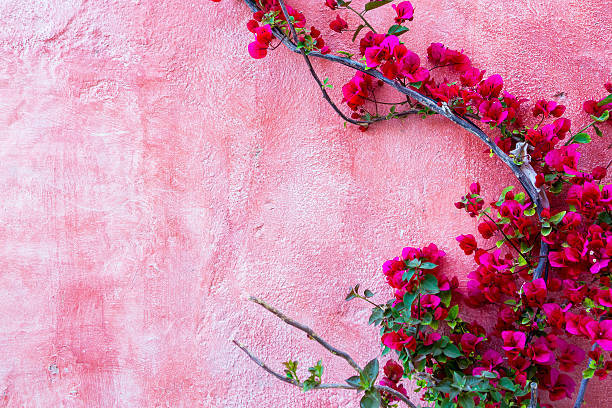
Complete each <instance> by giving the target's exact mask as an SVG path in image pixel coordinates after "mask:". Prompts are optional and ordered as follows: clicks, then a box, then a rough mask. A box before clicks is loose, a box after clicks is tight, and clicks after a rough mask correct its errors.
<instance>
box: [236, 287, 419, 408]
mask: <svg viewBox="0 0 612 408" xmlns="http://www.w3.org/2000/svg"><path fill="white" fill-rule="evenodd" d="M254 299H257V298H254V297H251V298H250V300H252V301H254V302H255V303H257V304H259V305H261V306H263V307H265V308H266V309H267V310H269V311H270V312H272V313H273V314H274V315H276V316H277V317H278V318H280V319H281V320H282V321H284V322H285V323H287V324H290V325H291V326H294V327H297V328H298V329H300V330H302V331H305V330H303V329H302V328H306V329H308V327H307V326H304V325H302V324H301V323H298V322H296V321H294V320H292V319H289V318H287V316H285V315H284V314H283V313H282V312H280V311H279V310H277V309H274V308H273V307H272V306H269V305H268V304H267V303H265V302H263V301H261V300H259V299H257V301H256V300H254ZM308 330H310V329H308ZM310 332H312V330H310ZM307 333H308V332H307ZM309 336H310V337H313V336H312V335H310V334H309ZM315 336H316V335H315ZM317 337H318V336H317ZM313 338H315V337H313ZM315 340H317V339H316V338H315ZM319 340H321V339H320V338H319ZM319 340H317V341H318V342H319V343H321V341H319ZM232 342H233V343H234V344H235V345H236V346H237V347H238V348H240V349H241V350H242V351H243V352H244V353H245V354H246V355H247V356H248V357H249V358H250V359H251V360H252V361H253V362H255V364H257V365H258V366H259V367H261V368H263V369H264V370H265V371H266V372H268V373H269V374H272V375H273V376H274V377H276V378H277V379H279V380H281V381H283V382H286V383H287V384H291V385H295V386H296V387H301V384H300V383H299V382H297V381H295V380H292V379H290V378H287V377H286V376H283V375H282V374H280V373H278V372H276V371H274V370H273V369H271V368H270V367H268V365H266V363H264V362H263V361H261V360H260V359H259V358H257V357H256V356H255V355H254V354H253V353H251V352H250V351H249V349H248V348H246V346H244V345H242V344H240V343H239V342H238V341H236V340H232ZM325 344H327V343H325ZM328 346H329V345H328ZM324 347H325V346H324ZM329 347H331V346H329ZM325 348H326V349H327V350H328V351H329V352H331V353H332V354H334V355H338V354H337V353H336V352H337V349H335V348H333V347H331V349H330V348H328V347H325ZM332 350H335V351H336V352H334V351H332ZM344 354H346V353H344ZM346 355H347V356H348V354H346ZM348 357H349V358H350V359H351V360H352V358H351V357H350V356H348ZM351 366H352V365H351ZM358 367H359V366H357V368H358ZM353 368H355V367H353ZM357 368H355V369H356V371H357V372H358V373H361V369H357ZM374 388H375V389H377V390H378V391H381V392H386V393H388V394H390V395H393V396H394V397H396V398H397V399H399V400H400V401H402V402H403V403H404V404H406V405H408V406H409V407H410V408H417V406H416V405H414V404H413V403H412V401H410V400H409V399H408V397H406V396H405V395H404V394H402V393H400V392H399V391H396V390H394V389H393V388H390V387H387V386H384V385H374ZM313 389H317V390H324V389H343V390H357V391H359V390H360V388H359V387H356V386H353V385H349V384H336V383H329V384H319V385H317V386H315V387H314V388H313Z"/></svg>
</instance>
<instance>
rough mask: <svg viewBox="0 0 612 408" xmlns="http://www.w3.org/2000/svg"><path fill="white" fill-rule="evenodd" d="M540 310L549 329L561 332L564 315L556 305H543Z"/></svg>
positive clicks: (563, 324)
mask: <svg viewBox="0 0 612 408" xmlns="http://www.w3.org/2000/svg"><path fill="white" fill-rule="evenodd" d="M542 310H544V313H545V314H546V320H547V321H548V324H550V326H551V327H553V328H555V329H557V330H561V329H563V327H564V326H565V314H564V313H563V310H562V309H561V306H559V305H558V304H556V303H545V304H543V305H542Z"/></svg>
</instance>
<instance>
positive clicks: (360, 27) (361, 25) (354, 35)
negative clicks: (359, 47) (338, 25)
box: [353, 24, 365, 42]
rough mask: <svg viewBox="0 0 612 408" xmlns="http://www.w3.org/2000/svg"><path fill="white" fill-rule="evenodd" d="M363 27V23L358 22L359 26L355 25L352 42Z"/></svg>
mask: <svg viewBox="0 0 612 408" xmlns="http://www.w3.org/2000/svg"><path fill="white" fill-rule="evenodd" d="M363 27H365V25H363V24H359V27H357V29H356V30H355V34H353V42H355V39H357V36H358V35H359V32H360V31H361V30H362V29H363Z"/></svg>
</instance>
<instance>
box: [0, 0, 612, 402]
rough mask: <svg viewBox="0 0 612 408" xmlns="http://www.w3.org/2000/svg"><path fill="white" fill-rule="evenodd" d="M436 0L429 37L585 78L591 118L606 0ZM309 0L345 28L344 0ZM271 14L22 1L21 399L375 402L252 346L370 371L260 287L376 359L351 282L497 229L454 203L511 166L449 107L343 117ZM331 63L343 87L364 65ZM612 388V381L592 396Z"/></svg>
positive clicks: (6, 106) (535, 89) (13, 370)
mask: <svg viewBox="0 0 612 408" xmlns="http://www.w3.org/2000/svg"><path fill="white" fill-rule="evenodd" d="M413 3H414V4H415V6H416V10H417V12H416V19H415V22H414V23H413V24H412V25H411V26H412V27H413V31H412V32H411V34H409V35H408V36H406V41H407V42H408V44H409V45H410V47H411V48H413V49H415V50H419V51H423V50H424V49H425V48H426V46H427V44H428V43H430V42H432V41H441V42H444V43H447V44H448V45H449V46H452V47H456V48H464V49H465V50H466V52H467V53H468V54H469V55H470V56H471V57H472V58H473V60H474V61H475V62H476V63H477V64H478V65H480V66H482V67H484V68H486V69H487V72H489V73H499V74H501V75H502V76H503V77H504V78H506V82H507V86H508V89H510V90H512V91H516V92H517V93H520V94H521V96H525V97H537V96H542V97H547V98H550V97H552V96H553V95H555V94H558V93H559V92H563V93H564V95H565V96H563V97H562V98H561V101H563V102H564V103H566V104H567V105H568V112H569V115H568V116H569V117H570V118H572V119H575V120H576V122H577V123H581V122H582V121H583V120H585V116H584V115H582V114H581V113H580V106H581V101H583V100H584V99H586V98H590V97H591V96H593V95H595V94H596V95H598V96H599V95H601V90H602V88H601V84H602V83H603V82H604V81H605V80H610V79H611V78H610V77H611V69H610V66H611V65H612V64H611V60H612V43H611V38H610V31H609V30H610V21H612V12H611V11H610V7H609V3H608V1H606V0H580V1H577V0H557V1H542V0H522V1H518V0H473V1H464V0H461V1H459V0H431V1H426V0H415V1H414V2H413ZM291 4H295V5H297V6H298V8H301V9H303V10H305V12H306V15H307V17H308V18H309V20H310V21H313V22H314V23H315V24H316V25H317V26H320V27H325V26H326V24H325V23H324V22H323V20H318V19H317V18H319V17H317V15H318V14H319V12H322V11H324V10H327V9H324V7H323V1H322V0H319V1H317V2H312V1H307V0H299V1H295V2H293V3H291ZM325 13H326V14H325V15H326V19H330V18H333V16H334V14H333V13H332V12H330V11H325ZM249 14H250V13H249V12H248V10H247V7H246V6H245V5H244V4H243V3H241V2H240V1H239V0H224V1H223V2H222V3H221V4H220V5H217V4H215V3H212V2H210V1H207V0H199V1H184V0H169V1H156V0H119V1H87V0H37V1H35V0H5V1H2V2H0V22H1V23H0V62H1V63H0V180H1V185H2V208H1V212H0V254H1V256H0V310H2V313H0V361H1V364H0V406H3V407H4V406H6V407H60V406H64V407H140V406H142V407H196V406H202V407H227V408H239V407H249V408H250V407H257V408H260V407H263V408H266V407H313V408H317V407H321V408H322V407H326V408H327V407H349V406H355V404H354V403H353V402H354V401H356V397H355V395H354V394H353V393H347V392H333V391H322V392H313V393H309V394H307V395H303V394H301V393H300V392H299V391H298V390H297V389H293V388H292V387H290V386H287V385H285V384H281V383H279V382H278V381H276V380H274V379H272V378H271V377H269V376H266V375H265V374H264V373H263V372H262V371H260V370H259V369H258V368H257V367H256V366H255V365H254V364H252V363H251V362H250V361H249V360H248V359H247V358H246V357H245V356H244V355H243V354H241V353H240V351H239V350H237V349H235V348H234V347H232V345H231V344H230V340H231V339H233V338H235V339H237V340H240V341H242V342H243V343H245V344H247V345H248V346H249V347H250V348H251V349H252V350H253V351H254V352H256V353H257V354H258V355H259V356H261V357H262V358H264V359H266V360H268V361H270V362H271V363H272V365H273V366H275V367H276V368H280V362H281V361H284V360H286V359H288V358H289V357H294V358H295V357H298V356H299V357H301V358H302V359H303V361H304V363H305V364H308V363H312V362H315V361H316V360H317V359H318V358H319V357H323V361H324V364H325V366H326V367H327V370H326V376H325V377H326V378H327V379H330V380H338V381H341V380H342V379H344V378H346V376H348V375H349V371H348V370H347V368H346V367H345V365H344V364H343V362H342V361H338V360H336V359H333V358H331V356H330V355H328V354H325V353H324V352H323V350H322V349H321V348H320V347H317V346H316V345H314V344H312V342H309V341H308V340H307V339H306V338H305V336H303V335H302V333H300V332H296V331H295V330H288V329H287V328H286V327H285V326H282V325H281V324H280V323H279V321H277V320H275V318H274V317H273V316H271V315H269V314H264V313H263V312H262V310H261V309H259V308H258V307H256V306H255V305H252V304H250V303H249V302H247V301H246V300H245V298H246V296H247V295H249V294H253V295H258V296H261V297H263V298H265V299H267V300H268V301H269V302H270V303H272V304H274V305H276V306H279V307H281V308H282V309H284V310H285V311H286V312H287V313H288V314H290V315H292V316H295V317H297V318H299V319H300V320H302V321H303V322H305V323H307V324H309V325H311V326H312V327H313V328H315V329H316V330H317V331H318V332H320V333H321V334H322V335H324V336H325V337H326V338H328V339H329V340H330V341H331V342H332V343H334V344H336V345H338V346H339V347H342V348H345V349H346V350H348V351H349V352H351V353H354V354H356V355H360V356H362V357H361V360H360V362H361V363H363V362H365V361H366V359H367V358H371V357H373V356H375V355H376V354H377V353H378V347H377V345H376V338H375V333H374V331H373V330H372V329H371V328H367V327H366V321H367V317H368V313H369V310H368V308H366V307H363V306H361V305H358V304H352V303H351V304H347V303H346V302H344V301H343V297H344V294H345V293H346V290H347V288H348V287H350V286H351V285H353V284H355V283H359V282H360V283H361V284H362V285H364V286H366V287H370V288H372V289H374V290H375V291H377V292H379V293H380V292H383V294H380V295H378V296H379V297H377V298H376V299H379V300H382V299H384V298H385V297H386V296H388V293H387V292H385V285H384V283H383V280H382V279H381V274H380V265H381V263H382V262H383V261H384V260H385V259H387V257H392V256H395V255H397V254H398V251H399V250H400V249H401V248H402V247H403V246H405V245H409V244H413V245H420V244H426V243H428V242H430V241H435V242H437V243H438V244H439V245H440V246H441V247H442V248H444V249H445V250H447V251H448V253H449V256H448V258H449V259H448V263H447V265H448V267H449V268H452V270H454V271H455V272H456V273H457V274H458V275H459V276H462V277H464V276H465V275H466V274H467V273H468V271H469V268H470V267H471V264H470V261H469V259H467V258H466V257H464V256H462V255H461V253H460V251H458V248H457V247H456V243H455V242H454V237H455V236H457V235H458V234H460V233H467V232H472V231H473V230H474V228H475V227H474V223H473V221H472V220H470V219H468V217H465V216H462V215H461V214H460V213H459V212H458V211H456V210H455V209H454V207H453V205H452V203H453V202H454V201H455V200H456V199H457V197H459V196H460V195H461V194H462V193H463V192H464V190H465V189H466V187H467V186H468V185H469V183H470V182H472V181H473V180H475V179H479V180H481V182H482V184H483V188H484V190H485V191H486V194H488V195H489V196H490V197H492V196H493V195H495V194H498V193H499V190H500V188H501V183H508V182H510V181H512V178H511V176H510V174H509V172H508V171H507V170H506V169H505V168H504V167H503V165H501V164H500V163H499V162H498V161H496V160H493V159H489V158H488V156H487V154H486V153H484V149H483V145H482V144H481V143H480V142H479V141H477V140H475V139H474V138H473V137H472V136H470V135H468V134H466V133H465V132H463V131H461V130H459V129H457V128H456V127H453V126H451V125H450V124H449V123H447V122H445V121H443V120H441V119H436V118H432V119H428V120H427V121H421V120H418V119H407V120H404V121H403V122H401V123H400V122H394V123H385V124H381V125H379V126H376V127H374V128H373V129H371V130H370V131H368V132H366V133H361V132H359V131H357V130H355V129H353V128H350V129H344V128H343V126H342V122H341V121H340V120H339V119H338V118H336V117H335V116H334V115H333V112H332V110H331V109H330V108H329V106H327V105H326V104H325V103H324V102H323V101H322V100H321V98H320V93H319V90H318V89H317V87H316V85H314V83H313V82H312V81H311V79H310V78H309V77H308V75H307V71H306V69H305V67H304V66H303V64H302V61H301V60H300V59H299V57H297V56H295V55H290V54H289V53H288V52H286V51H284V50H282V49H279V50H278V51H277V52H275V53H273V54H272V55H271V56H270V57H268V58H267V59H265V60H263V61H254V60H252V59H250V58H249V56H248V54H247V51H246V46H247V43H248V42H249V41H251V37H252V35H251V34H250V33H249V32H247V31H246V30H245V28H244V25H245V23H246V21H247V20H248V19H249ZM378 17H379V20H380V21H382V20H383V19H384V18H389V17H390V15H389V13H386V14H385V12H381V13H379V16H378ZM324 34H325V35H326V37H327V38H328V39H329V41H330V42H331V43H332V44H341V43H345V42H346V40H347V36H348V35H347V36H340V35H338V34H335V33H330V32H329V31H328V30H324ZM316 66H317V68H318V69H319V70H320V71H321V73H323V75H325V76H329V77H330V78H332V79H333V81H332V82H333V83H334V84H335V85H336V89H335V91H334V92H333V93H334V94H335V95H336V96H337V95H338V94H339V92H338V91H339V88H340V85H341V84H342V83H343V81H345V80H346V78H348V76H349V75H350V73H349V72H348V71H346V70H344V69H340V68H337V67H333V66H332V65H330V64H328V63H322V62H317V63H316ZM608 144H609V141H601V140H598V141H597V142H596V143H595V144H594V145H593V146H591V147H588V148H586V149H583V151H585V152H587V153H588V154H589V156H590V159H587V162H589V161H590V162H596V161H597V158H599V159H602V158H604V157H610V150H606V148H607V147H608V146H607V145H608ZM610 391H612V388H611V386H610V382H609V381H608V382H607V383H599V382H598V381H594V383H593V385H592V386H591V393H592V396H591V397H590V399H589V401H591V402H592V405H590V406H593V407H603V406H606V404H607V403H608V402H609V401H608V398H607V394H609V392H610ZM559 406H565V405H559Z"/></svg>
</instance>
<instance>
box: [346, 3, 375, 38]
mask: <svg viewBox="0 0 612 408" xmlns="http://www.w3.org/2000/svg"><path fill="white" fill-rule="evenodd" d="M345 7H346V8H347V9H349V10H351V11H352V12H353V13H355V14H357V15H358V16H359V18H360V19H361V20H362V21H363V22H364V24H365V25H366V26H368V28H369V29H370V30H372V32H373V33H374V34H376V30H375V29H374V27H372V26H371V25H370V23H368V20H366V19H365V17H364V16H363V15H362V14H361V13H358V12H357V10H355V9H354V8H352V7H351V6H345Z"/></svg>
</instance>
